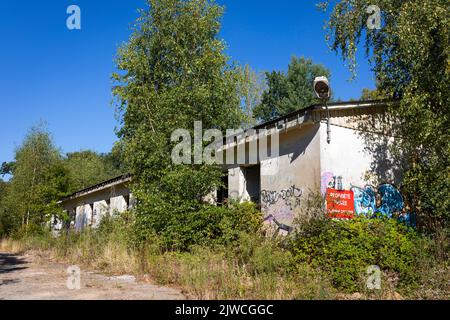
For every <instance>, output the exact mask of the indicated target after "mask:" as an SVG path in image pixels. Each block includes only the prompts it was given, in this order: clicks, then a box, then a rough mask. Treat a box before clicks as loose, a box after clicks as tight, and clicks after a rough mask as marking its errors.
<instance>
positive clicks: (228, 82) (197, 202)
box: [113, 0, 245, 249]
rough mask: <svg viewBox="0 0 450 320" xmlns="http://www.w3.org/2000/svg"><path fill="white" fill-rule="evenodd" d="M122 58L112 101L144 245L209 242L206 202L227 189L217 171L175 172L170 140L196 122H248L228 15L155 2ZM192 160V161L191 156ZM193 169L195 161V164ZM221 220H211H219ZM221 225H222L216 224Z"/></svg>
mask: <svg viewBox="0 0 450 320" xmlns="http://www.w3.org/2000/svg"><path fill="white" fill-rule="evenodd" d="M149 6H150V9H149V10H145V11H142V13H141V17H140V18H139V20H138V22H137V24H136V26H135V29H134V33H133V35H132V36H131V37H130V40H129V42H128V43H126V44H125V45H124V46H123V47H122V48H121V49H120V50H119V54H118V58H117V67H118V69H119V70H120V73H118V74H114V76H113V78H114V79H115V81H116V86H115V88H114V91H113V92H114V94H115V97H116V100H117V105H118V108H117V109H118V110H119V117H120V118H121V120H122V121H121V124H122V127H121V128H120V130H119V136H120V138H121V139H122V141H123V143H124V146H125V152H124V153H125V161H126V164H127V165H128V166H129V167H130V170H131V172H132V173H133V185H132V191H133V194H134V195H135V196H136V198H137V199H138V200H139V201H138V203H137V220H138V223H137V225H138V230H139V232H140V240H141V241H145V240H146V238H147V236H148V234H149V232H150V233H151V232H154V231H156V232H157V233H158V234H160V235H162V236H163V237H164V238H165V239H167V241H166V243H167V245H168V246H171V247H172V248H174V249H175V248H176V249H179V248H185V247H187V246H188V245H190V244H192V243H198V242H199V241H203V240H202V239H201V238H204V240H206V239H207V238H208V233H209V232H215V231H214V230H209V228H210V226H211V223H210V222H209V221H207V219H206V217H207V215H208V213H209V212H211V211H212V208H210V206H208V205H207V204H205V203H204V201H203V199H204V198H205V196H207V195H208V194H209V193H211V192H212V191H213V190H215V189H216V188H217V187H220V185H221V177H222V175H223V174H222V171H221V168H220V167H219V166H217V165H207V164H205V163H204V162H203V161H196V163H195V164H192V165H176V164H174V163H173V161H172V158H171V153H172V150H173V147H174V146H175V143H174V142H172V141H171V136H172V133H173V132H174V131H175V130H177V129H186V130H189V132H190V134H191V137H194V133H193V132H194V122H195V121H201V122H202V126H203V128H204V129H205V130H206V129H211V128H215V129H218V130H221V131H222V132H224V131H225V130H226V129H228V128H237V127H238V126H239V125H240V124H241V123H242V122H243V121H244V118H245V117H244V114H243V112H242V109H241V108H240V106H241V96H240V82H239V81H240V79H241V78H242V77H241V72H240V70H239V69H238V68H235V67H230V66H229V62H228V57H227V56H226V55H225V54H224V50H225V44H224V42H223V41H222V40H221V39H219V38H218V34H219V31H220V18H221V16H222V12H223V9H222V8H221V7H220V6H218V5H216V4H215V3H214V2H211V1H207V0H192V1H180V0H167V1H161V0H151V1H149ZM191 154H194V152H192V153H191ZM193 163H194V161H193ZM222 214H223V212H220V211H219V210H218V211H216V212H213V215H216V216H217V217H218V218H217V219H219V220H220V219H221V216H222ZM216 221H217V220H216Z"/></svg>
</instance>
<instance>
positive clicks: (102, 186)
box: [59, 173, 131, 203]
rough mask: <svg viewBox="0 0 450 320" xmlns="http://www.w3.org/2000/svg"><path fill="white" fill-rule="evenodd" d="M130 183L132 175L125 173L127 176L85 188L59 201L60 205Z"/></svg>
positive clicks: (123, 175)
mask: <svg viewBox="0 0 450 320" xmlns="http://www.w3.org/2000/svg"><path fill="white" fill-rule="evenodd" d="M128 181H131V173H125V174H122V175H120V176H118V177H115V178H112V179H109V180H106V181H103V182H100V183H97V184H95V185H92V186H90V187H87V188H84V189H82V190H78V191H76V192H74V193H72V194H71V195H69V196H67V197H65V198H63V199H61V200H60V201H59V203H62V202H66V201H69V200H72V199H75V198H79V197H81V196H85V195H88V194H90V193H93V192H97V191H100V190H103V189H106V188H110V187H113V186H116V185H119V184H122V183H125V182H128Z"/></svg>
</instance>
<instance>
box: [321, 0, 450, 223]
mask: <svg viewBox="0 0 450 320" xmlns="http://www.w3.org/2000/svg"><path fill="white" fill-rule="evenodd" d="M330 4H331V5H332V6H330ZM370 5H376V6H378V8H379V9H380V13H381V24H380V29H376V28H372V26H373V24H371V21H372V20H371V19H372V18H374V16H373V13H374V11H370V10H367V9H370V8H369V6H370ZM321 6H322V7H323V8H324V9H326V10H327V9H328V10H330V19H329V21H328V28H327V29H328V31H329V34H328V39H329V41H330V44H331V47H332V48H333V49H334V50H335V51H336V52H340V53H342V55H343V57H344V58H345V59H346V60H347V61H349V62H350V66H351V70H352V71H353V72H355V70H356V59H355V56H356V55H355V53H356V50H357V48H358V44H359V42H360V40H361V38H362V37H364V38H365V41H364V45H365V48H366V52H367V55H368V56H369V58H370V61H371V63H372V66H373V70H374V72H375V75H376V78H377V82H378V85H379V89H380V90H381V91H382V92H385V93H386V95H387V96H388V97H391V98H395V99H396V100H397V101H396V103H392V105H391V108H390V113H391V114H392V116H393V118H394V119H396V121H397V122H398V123H397V124H396V125H395V126H394V127H393V128H391V129H392V130H393V135H394V136H397V137H401V139H397V140H396V143H395V145H394V146H393V149H394V151H396V152H398V153H400V154H402V156H403V158H404V159H406V160H407V162H408V166H407V167H406V171H405V176H404V179H403V187H404V191H405V196H406V197H407V200H408V202H409V203H410V205H411V209H412V210H413V211H414V212H415V213H417V215H418V223H419V226H420V227H422V228H425V229H427V230H435V229H436V228H437V227H439V226H442V225H446V226H448V222H449V212H450V198H449V197H448V193H449V185H450V174H449V173H450V172H449V168H450V139H449V128H450V123H449V117H450V103H449V102H450V100H449V92H450V88H449V85H448V84H449V83H450V62H449V61H450V58H449V51H450V44H449V41H450V35H449V28H448V26H449V25H450V21H449V19H450V18H449V15H448V12H449V9H450V3H449V2H448V1H447V0H420V1H419V0H410V1H403V0H341V1H331V0H330V1H326V2H325V3H322V5H321ZM330 8H331V9H330ZM366 11H369V12H370V13H366ZM368 20H369V23H368Z"/></svg>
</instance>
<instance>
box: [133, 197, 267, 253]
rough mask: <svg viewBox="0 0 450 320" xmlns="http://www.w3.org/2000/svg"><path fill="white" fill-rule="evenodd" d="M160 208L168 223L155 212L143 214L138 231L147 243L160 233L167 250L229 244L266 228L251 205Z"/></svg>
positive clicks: (138, 235) (232, 204)
mask: <svg viewBox="0 0 450 320" xmlns="http://www.w3.org/2000/svg"><path fill="white" fill-rule="evenodd" d="M161 203H162V202H161ZM156 209H157V210H160V211H161V212H162V214H161V217H164V218H161V219H164V220H163V221H160V220H158V219H156V218H155V217H156V216H155V215H154V214H153V213H152V214H143V213H139V214H138V217H137V220H136V228H135V231H136V233H137V237H138V238H139V239H140V240H141V242H144V243H146V242H148V241H149V240H150V239H152V237H153V236H154V235H155V234H156V235H157V236H158V237H159V239H160V241H161V245H162V246H163V248H164V249H166V250H182V251H185V250H188V249H189V248H190V247H191V246H195V245H207V246H210V245H225V244H229V243H232V242H234V241H236V240H237V239H238V235H239V233H240V232H249V233H257V232H259V230H260V228H261V226H262V215H261V213H260V212H259V211H258V210H257V209H256V207H255V205H254V204H251V203H242V204H239V203H234V202H233V203H230V204H229V205H228V206H222V207H218V206H214V205H209V204H205V205H203V206H201V207H199V208H196V206H195V205H193V206H192V207H190V206H187V207H186V206H179V207H176V208H174V207H173V206H167V207H166V206H164V205H158V206H157V208H156V206H155V210H156ZM174 211H176V212H174ZM169 213H173V215H172V216H171V215H170V214H169Z"/></svg>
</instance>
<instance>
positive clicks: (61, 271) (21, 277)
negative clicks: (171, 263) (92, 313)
mask: <svg viewBox="0 0 450 320" xmlns="http://www.w3.org/2000/svg"><path fill="white" fill-rule="evenodd" d="M68 267H69V266H68V265H63V264H60V263H53V262H49V261H46V260H43V259H40V258H38V257H37V256H36V255H35V254H33V253H26V254H23V255H15V254H10V253H6V252H0V300H2V299H3V300H180V299H185V296H184V295H183V294H182V293H181V291H179V290H176V289H172V288H167V287H161V286H157V285H152V284H148V283H145V282H142V281H137V280H136V279H135V278H134V277H133V276H120V277H111V276H106V275H104V274H100V273H95V272H89V271H85V270H82V269H81V273H80V277H79V279H80V289H72V290H71V289H69V287H72V288H73V287H74V285H73V284H74V282H70V281H69V285H68V283H67V282H68V279H69V277H70V274H69V273H68V270H67V269H68ZM75 283H76V282H75ZM75 287H77V286H76V285H75Z"/></svg>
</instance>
